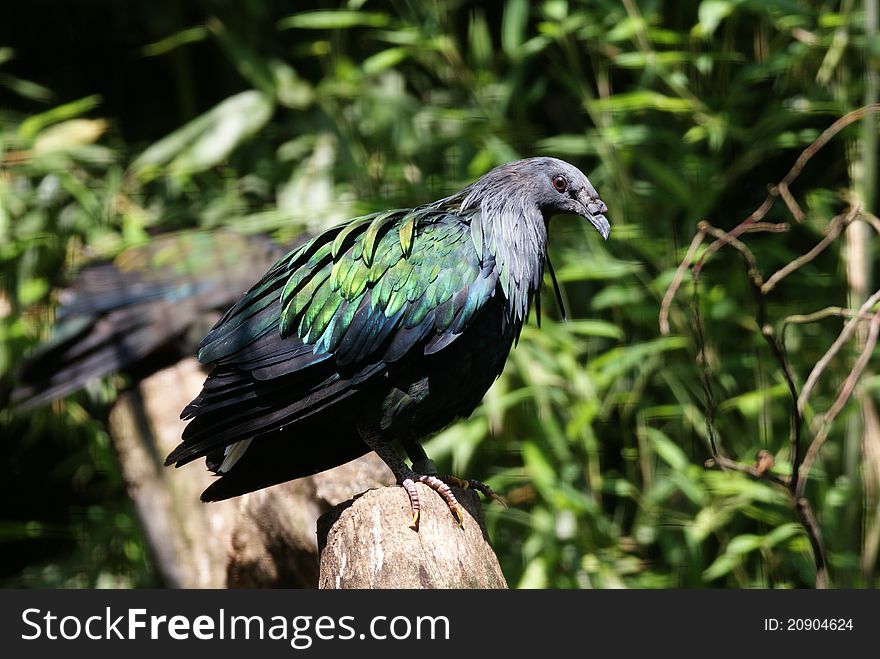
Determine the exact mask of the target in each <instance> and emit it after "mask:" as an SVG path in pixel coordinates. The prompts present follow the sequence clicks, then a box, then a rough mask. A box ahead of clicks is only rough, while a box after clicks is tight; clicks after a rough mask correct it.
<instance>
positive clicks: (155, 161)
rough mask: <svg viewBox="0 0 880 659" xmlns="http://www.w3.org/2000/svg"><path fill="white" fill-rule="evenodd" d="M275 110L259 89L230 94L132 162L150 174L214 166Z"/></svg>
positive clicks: (188, 171)
mask: <svg viewBox="0 0 880 659" xmlns="http://www.w3.org/2000/svg"><path fill="white" fill-rule="evenodd" d="M272 110H273V104H272V101H271V100H270V99H269V98H268V97H267V96H266V95H265V94H262V93H260V92H258V91H255V90H251V91H246V92H241V93H240V94H236V95H235V96H230V97H229V98H227V99H226V100H224V101H222V102H221V103H219V104H218V105H216V106H214V107H213V108H212V109H210V110H208V112H206V113H205V114H203V115H201V116H199V117H196V118H195V119H193V120H192V121H190V122H189V123H187V124H184V125H183V126H182V127H181V128H178V129H177V130H176V131H174V132H173V133H171V134H170V135H167V136H166V137H163V138H162V139H161V140H159V141H158V142H156V143H155V144H153V145H152V146H150V147H149V148H147V149H146V150H145V151H144V152H143V153H142V154H141V155H140V156H138V158H137V159H136V160H135V161H134V162H133V163H132V165H131V167H132V170H133V171H134V172H135V173H136V174H138V175H139V176H146V177H148V178H149V177H153V176H155V175H156V174H157V173H161V168H162V167H165V168H166V169H167V173H169V174H175V175H186V174H192V173H196V172H200V171H203V170H205V169H208V168H210V167H214V166H215V165H218V164H219V163H221V162H222V161H223V160H225V159H226V158H227V157H228V156H229V155H230V154H231V153H232V152H233V151H234V150H235V149H236V147H238V146H239V145H240V144H241V143H242V142H244V141H246V140H247V139H248V138H249V137H251V136H252V135H254V134H255V133H256V132H257V131H259V130H260V129H261V128H262V127H263V126H264V125H265V124H266V122H268V121H269V118H270V117H271V116H272Z"/></svg>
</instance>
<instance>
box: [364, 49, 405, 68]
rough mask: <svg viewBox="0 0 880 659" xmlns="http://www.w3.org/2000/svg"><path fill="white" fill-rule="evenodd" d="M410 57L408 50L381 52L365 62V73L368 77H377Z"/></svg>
mask: <svg viewBox="0 0 880 659" xmlns="http://www.w3.org/2000/svg"><path fill="white" fill-rule="evenodd" d="M408 56H409V53H408V52H407V50H406V48H400V47H395V48H388V49H387V50H383V51H380V52H378V53H376V54H375V55H372V56H370V57H368V58H367V59H365V60H364V63H363V67H364V73H366V74H367V75H376V74H377V73H381V72H382V71H385V70H386V69H390V68H392V67H394V66H397V65H398V64H400V63H401V62H402V61H403V60H405V59H406V58H407V57H408Z"/></svg>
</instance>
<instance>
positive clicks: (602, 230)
mask: <svg viewBox="0 0 880 659" xmlns="http://www.w3.org/2000/svg"><path fill="white" fill-rule="evenodd" d="M578 202H580V205H581V206H583V212H582V213H581V215H583V216H584V217H585V218H587V219H588V220H589V221H590V224H592V225H593V226H594V227H596V231H598V232H599V235H600V236H602V238H603V239H605V240H608V235H609V234H610V233H611V225H610V224H609V223H608V220H607V219H606V218H605V213H607V212H608V206H606V205H605V202H604V201H602V200H601V199H599V197H590V196H589V194H588V193H587V191H586V190H583V189H582V190H581V191H580V194H579V195H578Z"/></svg>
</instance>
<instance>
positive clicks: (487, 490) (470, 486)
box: [440, 476, 510, 508]
mask: <svg viewBox="0 0 880 659" xmlns="http://www.w3.org/2000/svg"><path fill="white" fill-rule="evenodd" d="M440 480H442V481H444V482H446V483H448V484H449V485H452V486H453V487H459V488H461V489H462V490H476V491H477V492H480V493H481V494H482V495H483V496H484V497H486V498H487V499H490V500H492V501H497V502H498V503H500V504H501V505H502V506H504V507H505V508H509V507H510V506H508V505H507V501H505V500H504V497H502V496H501V495H499V494H496V493H495V490H493V489H492V488H491V487H489V486H488V485H486V484H485V483H483V482H481V481H477V480H474V479H473V478H467V479H465V478H459V477H458V476H440Z"/></svg>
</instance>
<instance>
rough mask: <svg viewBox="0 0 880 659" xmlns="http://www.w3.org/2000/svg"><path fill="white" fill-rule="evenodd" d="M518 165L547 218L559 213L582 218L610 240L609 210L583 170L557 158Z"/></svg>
mask: <svg viewBox="0 0 880 659" xmlns="http://www.w3.org/2000/svg"><path fill="white" fill-rule="evenodd" d="M519 163H521V166H522V171H521V173H520V177H521V179H522V182H523V184H524V185H525V186H526V187H527V189H528V191H529V192H530V194H531V196H532V198H533V200H534V202H535V203H536V204H537V205H538V208H540V209H541V213H542V214H543V215H544V217H545V218H547V219H549V218H550V216H552V215H554V214H556V213H572V214H574V215H580V216H581V217H583V218H586V219H587V220H589V222H590V224H592V225H593V226H594V227H596V230H597V231H598V232H599V234H600V235H601V236H602V238H604V239H605V240H608V234H609V233H611V225H610V224H609V223H608V220H607V219H606V218H605V213H607V212H608V207H607V206H606V205H605V202H603V201H602V200H601V199H600V198H599V193H598V192H596V188H594V187H593V184H592V183H590V180H589V179H588V178H587V177H586V176H585V175H584V173H583V172H582V171H581V170H579V169H578V168H577V167H575V166H574V165H571V164H569V163H567V162H565V161H564V160H559V159H557V158H529V159H527V160H521V161H519Z"/></svg>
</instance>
